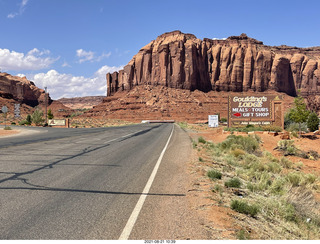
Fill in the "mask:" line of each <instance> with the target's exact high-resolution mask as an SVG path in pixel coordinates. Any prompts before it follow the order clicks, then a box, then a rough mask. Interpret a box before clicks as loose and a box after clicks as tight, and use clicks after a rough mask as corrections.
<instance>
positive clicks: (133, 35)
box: [0, 0, 320, 99]
mask: <svg viewBox="0 0 320 244" xmlns="http://www.w3.org/2000/svg"><path fill="white" fill-rule="evenodd" d="M319 12H320V1H319V0H305V1H296V0H291V1H286V0H284V1H281V0H277V1H274V0H268V1H264V0H260V1H258V0H241V1H240V0H237V1H233V0H229V1H221V0H220V1H215V0H212V1H209V0H204V1H202V0H195V1H193V0H184V1H181V0H169V1H167V0H162V1H151V0H149V1H144V0H141V1H139V0H135V1H129V0H122V1H120V0H0V26H1V36H0V69H1V71H2V72H7V73H10V74H12V75H26V76H27V78H28V79H30V80H33V81H34V82H35V83H36V85H37V86H38V87H40V88H43V87H44V86H47V87H48V91H49V93H50V95H51V97H52V98H53V99H58V98H60V97H75V96H89V95H105V94H106V80H105V74H106V73H107V72H110V71H111V72H112V71H115V70H119V69H121V67H123V66H124V65H126V64H127V63H128V62H129V61H130V60H131V58H132V57H133V56H134V55H135V54H136V53H137V52H138V51H139V49H140V48H141V47H143V46H145V45H146V44H148V43H149V42H150V41H151V40H154V39H156V38H157V36H159V35H161V34H162V33H164V32H169V31H173V30H181V31H182V32H184V33H192V34H194V35H196V36H197V37H198V38H200V39H203V38H226V37H229V36H232V35H240V34H241V33H246V34H247V35H248V36H250V37H253V38H255V39H258V40H260V41H263V42H264V44H266V45H272V46H277V45H282V44H285V45H289V46H298V47H310V46H320V20H319Z"/></svg>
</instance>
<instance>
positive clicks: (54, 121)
mask: <svg viewBox="0 0 320 244" xmlns="http://www.w3.org/2000/svg"><path fill="white" fill-rule="evenodd" d="M48 125H51V126H65V125H66V120H65V119H49V121H48Z"/></svg>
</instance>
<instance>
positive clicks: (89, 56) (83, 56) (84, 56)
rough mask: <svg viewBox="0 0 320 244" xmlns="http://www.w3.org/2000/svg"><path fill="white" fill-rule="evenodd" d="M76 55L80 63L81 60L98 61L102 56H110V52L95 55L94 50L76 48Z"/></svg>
mask: <svg viewBox="0 0 320 244" xmlns="http://www.w3.org/2000/svg"><path fill="white" fill-rule="evenodd" d="M76 55H77V57H78V58H79V63H80V64H81V63H83V62H100V61H101V60H102V59H104V58H109V57H110V56H111V52H108V53H103V54H101V55H100V56H98V57H97V56H96V54H95V52H92V51H85V50H83V49H78V50H76Z"/></svg>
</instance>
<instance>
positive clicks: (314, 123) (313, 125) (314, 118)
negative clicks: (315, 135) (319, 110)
mask: <svg viewBox="0 0 320 244" xmlns="http://www.w3.org/2000/svg"><path fill="white" fill-rule="evenodd" d="M307 126H308V128H309V130H310V131H312V132H313V131H316V130H319V118H318V115H317V114H316V113H315V112H312V113H311V114H310V115H309V117H308V121H307Z"/></svg>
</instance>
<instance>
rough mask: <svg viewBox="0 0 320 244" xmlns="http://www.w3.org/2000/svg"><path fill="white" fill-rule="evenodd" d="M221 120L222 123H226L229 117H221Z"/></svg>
mask: <svg viewBox="0 0 320 244" xmlns="http://www.w3.org/2000/svg"><path fill="white" fill-rule="evenodd" d="M220 122H221V123H226V122H228V119H227V118H221V119H220Z"/></svg>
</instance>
